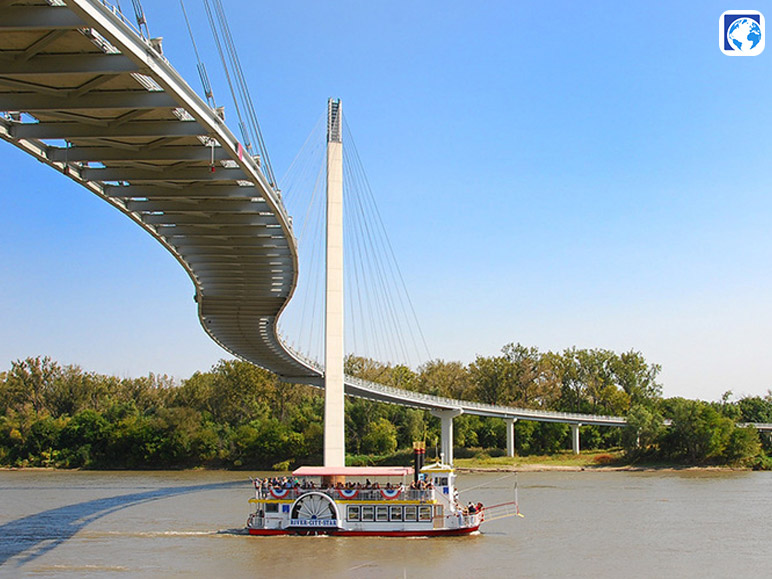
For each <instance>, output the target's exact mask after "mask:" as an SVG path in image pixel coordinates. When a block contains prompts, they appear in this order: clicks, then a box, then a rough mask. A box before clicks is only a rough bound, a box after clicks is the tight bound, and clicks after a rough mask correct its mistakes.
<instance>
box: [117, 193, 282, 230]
mask: <svg viewBox="0 0 772 579" xmlns="http://www.w3.org/2000/svg"><path fill="white" fill-rule="evenodd" d="M105 195H107V196H108V197H120V198H124V199H128V198H132V197H134V198H138V197H144V198H147V199H178V198H183V199H239V200H242V201H251V200H252V199H263V198H262V197H261V196H260V192H259V191H258V190H257V188H256V187H251V186H250V187H245V186H242V185H221V184H209V183H207V184H198V185H188V186H186V187H180V188H172V187H163V186H161V185H129V186H125V185H124V186H120V185H118V186H116V185H109V186H107V187H105ZM263 200H264V199H263ZM278 222H279V221H278V219H274V220H273V223H276V224H278ZM215 225H216V223H215Z"/></svg>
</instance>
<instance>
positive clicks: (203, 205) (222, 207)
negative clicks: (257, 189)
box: [126, 199, 266, 213]
mask: <svg viewBox="0 0 772 579" xmlns="http://www.w3.org/2000/svg"><path fill="white" fill-rule="evenodd" d="M126 207H127V208H128V210H129V211H146V212H154V211H164V212H176V213H259V212H261V211H265V210H266V206H265V203H264V202H262V201H240V200H235V199H234V200H233V201H219V200H218V201H192V202H190V203H185V202H184V201H129V202H127V203H126Z"/></svg>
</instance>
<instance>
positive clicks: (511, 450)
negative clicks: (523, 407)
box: [504, 418, 517, 456]
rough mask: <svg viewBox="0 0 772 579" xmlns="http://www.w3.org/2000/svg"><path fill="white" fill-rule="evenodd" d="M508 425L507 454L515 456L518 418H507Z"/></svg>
mask: <svg viewBox="0 0 772 579" xmlns="http://www.w3.org/2000/svg"><path fill="white" fill-rule="evenodd" d="M504 422H505V423H506V425H507V456H515V422H517V418H505V419H504Z"/></svg>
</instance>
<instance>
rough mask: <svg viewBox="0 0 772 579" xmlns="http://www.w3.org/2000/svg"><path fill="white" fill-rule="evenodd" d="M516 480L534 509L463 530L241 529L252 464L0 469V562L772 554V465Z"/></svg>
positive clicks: (711, 568) (313, 570) (266, 566)
mask: <svg viewBox="0 0 772 579" xmlns="http://www.w3.org/2000/svg"><path fill="white" fill-rule="evenodd" d="M255 474H257V473H255ZM514 480H515V479H514V478H513V477H507V478H502V475H501V473H496V474H461V475H460V476H459V481H460V484H459V488H460V489H462V493H461V499H462V500H463V501H469V500H474V501H482V502H483V503H485V504H489V505H490V504H496V503H500V502H504V501H508V500H512V497H513V488H514ZM471 487H477V488H473V489H472V488H471ZM463 489H471V490H469V491H468V492H463ZM518 489H519V502H520V510H521V511H522V512H523V513H524V514H525V515H526V516H525V518H507V519H502V520H497V521H492V522H490V523H485V524H484V525H483V533H481V534H479V535H473V536H469V537H457V538H431V539H399V538H393V539H378V538H364V537H360V538H345V537H337V538H336V537H251V536H249V535H244V534H243V531H242V529H243V526H244V524H245V521H246V517H247V514H248V513H249V504H248V503H247V501H248V499H249V498H250V496H252V493H251V490H252V489H251V486H250V484H249V481H248V480H247V474H246V473H234V472H200V471H196V472H56V471H0V576H3V577H79V578H80V577H182V576H185V577H269V578H282V577H303V578H306V577H314V578H315V579H322V578H326V577H357V578H358V577H378V578H380V577H396V578H399V577H422V578H430V577H446V578H455V577H465V578H469V577H474V578H476V577H501V576H505V575H506V576H515V577H568V576H571V577H654V576H663V575H668V576H675V577H705V576H708V577H738V576H756V577H761V576H768V574H769V570H770V569H772V546H771V544H770V537H772V534H771V531H772V473H758V472H696V471H681V472H590V471H584V472H533V473H520V474H519V475H518Z"/></svg>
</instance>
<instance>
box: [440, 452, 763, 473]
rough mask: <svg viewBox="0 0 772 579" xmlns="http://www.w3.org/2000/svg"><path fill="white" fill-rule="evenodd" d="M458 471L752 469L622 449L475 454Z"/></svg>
mask: <svg viewBox="0 0 772 579" xmlns="http://www.w3.org/2000/svg"><path fill="white" fill-rule="evenodd" d="M454 462H455V467H456V470H457V471H458V472H553V471H554V472H559V471H567V472H578V471H597V472H608V471H628V472H630V471H632V472H635V471H673V472H674V471H690V470H692V471H749V470H752V469H751V468H750V467H741V466H737V467H735V466H728V465H721V466H713V465H698V466H695V465H688V464H674V463H633V462H631V461H630V460H629V459H628V458H627V457H626V456H625V455H624V453H623V452H622V451H621V450H614V451H586V452H585V451H583V452H582V453H581V454H578V455H577V454H573V453H572V452H569V451H567V452H565V453H558V454H554V455H542V456H515V457H509V456H501V457H487V456H476V457H473V458H459V459H456V460H455V461H454Z"/></svg>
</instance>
